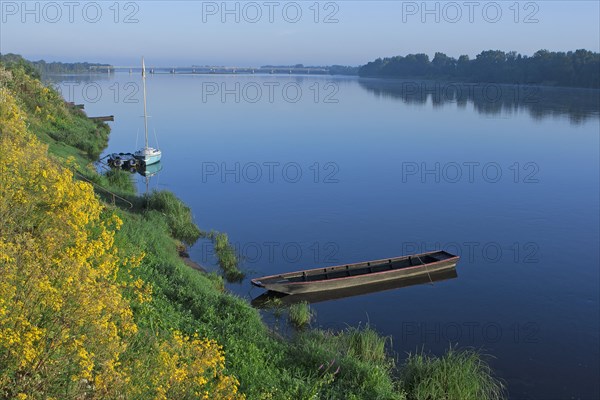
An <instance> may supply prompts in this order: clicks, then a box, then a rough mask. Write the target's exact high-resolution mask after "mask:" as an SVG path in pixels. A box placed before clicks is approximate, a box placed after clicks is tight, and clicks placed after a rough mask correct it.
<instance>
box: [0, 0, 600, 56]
mask: <svg viewBox="0 0 600 400" xmlns="http://www.w3.org/2000/svg"><path fill="white" fill-rule="evenodd" d="M67 4H72V5H69V6H67ZM115 5H116V6H115ZM0 14H1V16H0V21H1V24H0V52H2V53H3V54H5V53H17V54H21V55H23V56H24V57H25V58H27V59H30V60H40V59H43V60H45V61H49V62H51V61H61V62H84V61H87V62H98V63H108V64H112V65H137V64H139V58H140V56H142V55H144V56H145V57H146V59H147V60H148V63H149V64H152V65H155V66H171V65H182V66H188V65H189V66H191V65H231V66H260V65H294V64H304V65H333V64H339V65H352V66H358V65H363V64H366V63H367V62H369V61H372V60H374V59H376V58H378V57H390V56H395V55H406V54H409V53H426V54H428V55H429V56H430V57H433V55H434V53H435V52H437V51H440V52H443V53H446V54H447V55H449V56H452V57H455V58H458V57H459V56H460V55H462V54H467V55H469V56H470V57H474V56H475V55H476V54H478V53H480V52H481V51H483V50H502V51H516V52H518V53H521V54H524V55H532V54H533V53H534V52H535V51H537V50H540V49H547V50H550V51H571V50H576V49H581V48H584V49H586V50H591V51H595V52H599V51H600V25H599V24H598V18H599V17H598V16H599V14H600V6H599V3H598V2H594V1H577V2H566V1H540V2H513V1H511V2H425V3H423V2H386V1H375V2H366V1H338V2H318V3H315V2H226V3H223V2H201V1H190V2H183V1H176V2H169V3H166V2H162V1H152V2H118V3H115V2H81V3H80V2H71V3H70V2H65V3H60V2H50V3H41V2H25V3H23V2H13V1H8V2H7V1H3V2H1V3H0Z"/></svg>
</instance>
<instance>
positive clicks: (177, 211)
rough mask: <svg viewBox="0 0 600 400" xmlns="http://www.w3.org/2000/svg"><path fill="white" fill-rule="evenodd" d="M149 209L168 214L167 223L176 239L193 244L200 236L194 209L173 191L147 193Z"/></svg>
mask: <svg viewBox="0 0 600 400" xmlns="http://www.w3.org/2000/svg"><path fill="white" fill-rule="evenodd" d="M145 198H146V205H147V208H148V210H154V211H158V212H160V213H162V214H163V215H165V216H166V219H167V224H168V225H169V229H170V230H171V234H172V235H173V237H174V238H175V239H178V240H181V241H182V242H184V243H185V244H187V245H188V246H192V245H193V244H194V243H196V241H197V240H198V238H200V229H199V228H198V227H197V226H196V224H195V223H194V220H193V217H192V211H191V210H190V208H189V207H188V206H186V205H185V204H184V203H183V202H182V201H181V200H179V199H178V198H177V196H175V195H174V194H173V193H171V192H167V191H154V192H152V193H150V194H148V195H146V197H145Z"/></svg>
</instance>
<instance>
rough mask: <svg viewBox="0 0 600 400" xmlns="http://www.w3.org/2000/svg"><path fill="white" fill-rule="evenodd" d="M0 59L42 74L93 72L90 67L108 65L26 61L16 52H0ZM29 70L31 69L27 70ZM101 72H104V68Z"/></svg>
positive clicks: (8, 63) (108, 65)
mask: <svg viewBox="0 0 600 400" xmlns="http://www.w3.org/2000/svg"><path fill="white" fill-rule="evenodd" d="M0 61H2V62H3V63H4V64H6V65H21V66H23V67H24V68H26V69H28V70H31V69H32V68H33V69H34V70H36V71H37V72H39V73H40V74H42V75H54V74H56V75H58V74H84V73H89V72H94V71H93V70H92V69H91V67H110V64H98V63H88V62H76V63H62V62H46V61H44V60H39V61H28V60H25V59H24V58H23V57H21V56H20V55H17V54H12V53H8V54H0ZM29 72H31V71H29ZM103 72H106V71H105V70H104V71H103Z"/></svg>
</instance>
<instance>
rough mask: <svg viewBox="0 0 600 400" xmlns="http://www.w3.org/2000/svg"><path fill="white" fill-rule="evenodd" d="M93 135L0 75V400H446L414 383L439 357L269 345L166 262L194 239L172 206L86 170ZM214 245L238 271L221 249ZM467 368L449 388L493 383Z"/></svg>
mask: <svg viewBox="0 0 600 400" xmlns="http://www.w3.org/2000/svg"><path fill="white" fill-rule="evenodd" d="M107 138H108V128H107V127H106V126H105V125H102V124H96V123H94V122H91V121H89V120H88V119H87V118H86V117H85V115H84V114H82V113H80V112H79V111H78V110H75V109H72V108H71V107H70V106H69V105H67V104H66V103H64V102H63V101H62V99H61V98H60V97H59V96H58V94H57V93H55V92H54V91H53V90H52V89H48V88H46V87H44V86H43V85H42V84H41V83H40V82H39V81H38V80H36V79H35V78H34V77H32V76H30V75H28V74H27V73H26V71H25V70H24V69H23V68H22V67H19V66H12V67H10V68H8V69H7V68H5V67H4V66H2V65H0V179H1V182H2V185H1V187H0V316H1V317H2V318H1V320H0V398H18V399H27V398H35V399H38V398H39V399H47V398H56V399H62V398H127V399H153V398H154V399H166V398H172V399H187V398H209V399H220V398H223V399H235V398H247V399H406V398H408V399H413V398H414V399H417V398H418V399H424V398H431V399H437V398H444V397H443V395H442V397H440V393H444V390H445V389H443V386H442V389H441V390H440V389H439V388H438V387H436V388H435V390H434V389H429V387H428V386H426V385H425V384H424V383H423V382H429V381H430V380H431V379H430V378H429V377H428V373H427V372H423V371H428V370H425V369H423V368H424V367H427V366H430V365H437V364H435V363H436V360H437V359H430V358H427V359H423V362H419V363H413V364H407V366H406V367H405V368H397V365H396V363H395V361H394V359H393V358H392V357H390V354H389V352H388V351H389V348H388V347H389V341H388V339H386V338H382V337H381V336H379V335H378V334H377V333H376V332H375V331H374V330H372V329H371V328H370V327H368V326H367V327H361V328H348V329H347V330H344V331H341V332H329V331H322V330H311V329H307V330H304V331H302V332H298V333H297V334H296V335H294V337H293V338H292V339H290V340H283V339H281V338H279V337H277V336H276V335H274V334H272V333H271V332H270V330H269V329H268V327H267V326H265V324H264V323H263V321H262V319H261V317H260V314H259V313H258V312H257V311H256V310H255V309H253V308H252V307H251V306H250V305H249V304H248V302H247V301H245V300H244V299H241V298H239V297H237V296H234V295H232V294H230V293H227V292H225V291H224V290H223V283H222V278H221V277H219V276H216V275H213V274H204V273H199V272H198V271H195V270H193V269H190V268H189V267H187V266H186V265H185V264H184V262H183V261H182V260H181V259H180V257H179V253H178V250H177V248H178V247H179V246H180V245H181V244H182V243H185V244H187V245H191V244H193V243H194V242H195V241H196V240H197V239H198V237H200V235H201V231H200V229H199V228H198V227H197V226H196V225H195V223H194V222H193V219H192V214H191V211H190V209H189V208H188V207H187V206H186V205H185V204H183V203H182V202H181V201H180V200H178V199H177V198H176V197H175V196H174V195H173V194H172V193H168V192H155V193H153V194H150V195H148V196H136V195H135V193H134V192H133V187H132V185H131V182H130V181H129V176H128V175H127V174H126V173H122V172H114V171H113V172H109V173H107V174H98V173H97V172H96V170H95V168H94V167H93V166H92V165H91V163H92V162H93V161H94V160H95V159H96V157H97V155H98V154H99V153H100V152H101V151H102V149H103V148H104V147H105V146H106V144H107ZM112 193H114V194H116V195H118V196H119V198H122V199H124V200H123V201H121V202H119V201H116V202H115V203H114V205H113V203H112V199H113V197H112ZM217 237H220V239H217ZM213 240H214V243H215V247H219V248H221V252H222V254H223V256H222V259H223V263H229V264H231V265H232V266H233V265H234V264H235V266H236V268H237V262H236V258H235V257H236V256H235V253H234V252H233V250H232V249H231V247H230V245H229V242H228V239H227V237H226V236H222V235H221V236H219V235H215V237H214V238H213ZM228 249H229V250H228ZM219 257H220V262H221V256H219ZM305 311H306V310H301V309H299V310H296V311H295V313H296V314H298V315H297V316H298V319H299V320H305V319H306V315H305V314H306V312H305ZM308 318H309V319H310V315H309V316H308ZM453 354H455V353H453ZM458 354H461V353H458ZM469 357H474V358H473V360H475V361H477V363H478V364H477V365H479V366H483V367H482V368H480V369H479V370H478V371H479V374H470V375H465V376H466V378H465V380H464V381H463V380H461V379H462V376H461V375H460V374H455V375H453V376H454V378H453V379H454V381H453V382H454V383H455V385H458V387H462V386H463V385H471V384H472V383H473V381H475V382H479V381H481V382H482V384H481V385H482V386H483V387H490V385H492V386H493V385H495V384H496V383H495V381H494V380H493V379H492V378H490V376H491V375H490V373H489V372H490V371H489V370H487V369H486V368H485V364H482V363H481V360H480V359H479V358H478V357H477V356H476V355H473V354H471V353H469ZM469 360H471V358H469ZM451 361H452V362H454V363H455V364H456V365H457V368H459V369H460V368H462V367H463V366H464V368H466V369H469V370H472V363H471V364H469V363H467V362H466V361H468V360H465V359H462V358H456V357H454V358H452V359H451ZM409 367H410V368H409ZM439 370H440V369H439V368H438V369H436V371H439ZM402 371H410V374H409V375H406V374H405V375H403V374H402ZM433 376H435V377H436V378H435V380H439V381H440V382H443V381H444V380H445V379H446V378H445V375H444V373H439V372H438V373H436V374H434V375H433ZM409 378H410V379H409ZM422 383H423V384H422ZM440 384H441V383H440ZM453 387H454V385H453ZM427 391H430V394H431V396H429V397H427V394H425V397H423V393H427ZM447 393H450V394H452V393H455V392H452V391H450V389H448V391H447ZM463 393H474V394H473V396H476V397H464V399H465V400H468V399H469V398H473V399H478V400H479V399H484V400H485V399H486V398H490V399H491V398H496V397H485V396H488V395H487V393H488V392H482V391H474V392H463ZM482 393H483V396H484V397H482ZM490 393H491V392H490ZM494 393H495V392H494ZM445 398H452V397H448V396H446V397H445Z"/></svg>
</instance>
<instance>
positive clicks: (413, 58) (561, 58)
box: [358, 49, 600, 88]
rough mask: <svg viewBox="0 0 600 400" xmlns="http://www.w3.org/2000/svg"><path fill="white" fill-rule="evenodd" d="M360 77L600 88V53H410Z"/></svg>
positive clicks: (365, 69)
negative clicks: (430, 57) (439, 79)
mask: <svg viewBox="0 0 600 400" xmlns="http://www.w3.org/2000/svg"><path fill="white" fill-rule="evenodd" d="M358 74H359V75H360V76H384V77H401V78H441V79H453V80H461V81H468V82H494V83H514V84H542V85H556V86H572V87H584V88H600V53H594V52H591V51H587V50H583V49H580V50H576V51H569V52H567V53H564V52H550V51H548V50H539V51H537V52H536V53H535V54H534V55H533V56H531V57H528V56H523V55H521V54H517V53H516V52H514V51H511V52H508V53H506V52H503V51H500V50H487V51H482V52H481V53H480V54H478V55H477V56H476V58H475V59H474V60H470V59H469V56H467V55H462V56H460V57H459V59H458V60H456V59H455V58H452V57H448V56H447V55H446V54H444V53H435V57H434V58H433V60H432V61H429V57H428V56H427V55H426V54H408V55H407V56H404V57H403V56H396V57H390V58H384V59H381V58H378V59H377V60H375V61H372V62H369V63H367V64H366V65H363V66H362V67H360V69H359V71H358Z"/></svg>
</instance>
